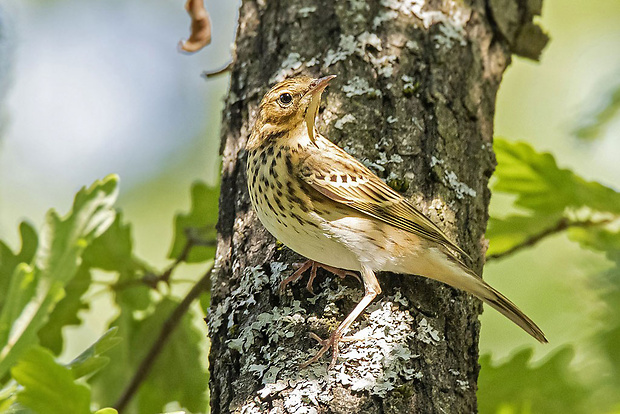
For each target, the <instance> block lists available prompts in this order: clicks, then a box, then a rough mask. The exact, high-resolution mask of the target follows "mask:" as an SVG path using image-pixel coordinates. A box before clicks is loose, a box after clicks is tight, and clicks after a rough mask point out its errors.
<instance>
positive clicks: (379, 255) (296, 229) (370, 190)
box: [246, 75, 547, 368]
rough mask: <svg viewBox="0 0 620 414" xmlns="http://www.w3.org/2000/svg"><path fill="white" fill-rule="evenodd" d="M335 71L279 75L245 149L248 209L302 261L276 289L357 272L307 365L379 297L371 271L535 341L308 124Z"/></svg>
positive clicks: (419, 219) (441, 244)
mask: <svg viewBox="0 0 620 414" xmlns="http://www.w3.org/2000/svg"><path fill="white" fill-rule="evenodd" d="M333 78H335V76H334V75H330V76H325V77H321V78H312V77H309V76H297V77H293V78H289V79H285V80H283V81H281V82H279V83H277V84H276V85H275V86H273V87H272V88H271V90H269V92H267V93H266V94H265V95H264V97H263V99H262V100H261V102H260V104H259V107H258V111H257V115H256V120H255V123H254V126H253V128H252V131H251V133H250V136H249V137H248V140H247V143H246V152H247V162H246V172H247V182H248V192H249V196H250V201H251V204H252V206H253V208H254V210H255V212H256V215H257V216H258V218H259V220H260V221H261V223H262V224H263V226H264V227H265V228H266V229H267V230H268V231H269V232H270V233H271V234H272V235H273V236H274V237H275V238H276V239H277V240H279V241H280V242H282V243H283V244H284V245H285V246H287V247H289V248H290V249H291V250H293V251H295V252H296V253H298V254H300V255H301V256H304V257H305V258H307V259H308V261H306V262H305V263H304V264H303V265H301V267H299V268H298V269H297V270H296V271H295V272H294V273H293V274H292V275H291V276H289V277H288V278H286V279H284V280H283V281H282V282H281V284H280V292H284V290H285V288H286V285H287V284H289V283H291V282H293V281H295V280H297V279H299V278H300V277H301V276H302V274H303V273H304V272H306V271H307V270H308V269H310V273H311V275H310V280H309V281H308V285H307V287H308V290H310V291H312V282H313V280H314V277H315V276H316V272H317V269H318V268H319V267H321V268H325V269H326V270H328V271H330V272H332V273H334V274H336V275H337V276H340V277H346V276H349V275H352V276H356V277H357V273H355V272H359V274H360V276H361V277H358V279H360V280H361V282H362V283H363V285H364V296H363V298H362V299H361V301H360V302H359V303H358V304H357V305H356V306H355V308H354V309H353V310H352V311H351V312H350V313H349V315H348V316H347V317H346V318H345V320H344V321H343V322H341V323H340V325H339V326H338V327H337V328H336V329H335V330H334V331H333V332H332V333H331V334H330V335H329V337H328V338H327V339H321V338H320V337H318V335H316V334H313V333H312V334H310V336H311V337H312V338H314V339H316V340H317V341H318V342H319V344H320V349H319V350H318V352H317V353H316V354H315V355H314V356H313V357H312V358H310V359H309V360H308V361H306V362H305V363H304V364H302V366H303V367H306V366H308V365H310V364H312V363H314V362H316V361H318V360H319V358H321V357H322V356H323V355H324V354H325V353H326V352H327V351H329V349H331V350H332V358H331V362H330V368H331V367H333V366H334V365H335V364H336V361H337V358H338V352H339V351H338V343H339V342H340V341H341V340H342V339H343V338H344V334H345V333H346V332H347V331H348V329H349V328H350V326H351V324H352V323H353V322H354V321H355V320H356V319H357V318H358V317H359V316H360V314H362V312H363V311H364V309H366V307H367V306H368V305H369V304H370V303H371V302H372V301H373V300H374V299H375V297H376V296H377V295H378V294H380V293H381V287H380V285H379V282H378V280H377V277H376V272H392V273H401V274H415V275H419V276H424V277H427V278H430V279H434V280H437V281H440V282H443V283H445V284H448V285H450V286H452V287H454V288H457V289H461V290H463V291H465V292H468V293H470V294H473V295H474V296H476V297H478V298H480V299H481V300H482V301H483V302H486V303H487V304H489V305H490V306H492V307H493V308H495V309H497V310H498V311H499V312H500V313H502V314H503V315H505V316H506V317H507V318H508V319H510V320H511V321H513V322H514V323H515V324H517V325H518V326H519V327H521V328H522V329H523V330H524V331H525V332H527V333H528V334H530V335H531V336H533V337H534V338H535V339H537V340H538V341H540V342H541V343H546V342H547V339H546V337H545V335H544V333H543V332H542V330H541V329H540V328H539V327H538V326H537V325H536V324H535V323H534V322H533V321H532V320H531V319H530V318H528V317H527V316H526V315H525V314H524V313H523V312H522V311H521V310H520V309H519V308H518V307H517V306H516V305H515V304H513V303H512V302H511V301H510V300H509V299H508V298H506V297H505V296H504V295H502V294H501V293H500V292H499V291H497V290H496V289H494V288H493V287H491V286H490V285H489V284H488V283H486V282H485V281H484V280H482V278H481V277H480V276H479V275H478V274H477V273H476V272H475V271H474V270H473V269H472V268H471V267H469V266H468V265H466V264H465V260H468V256H467V254H466V253H465V252H464V251H463V249H462V248H461V247H459V246H458V245H457V244H456V243H455V242H453V241H451V240H450V239H449V238H448V236H446V234H445V233H444V232H443V231H442V230H441V229H440V228H439V227H438V226H437V225H436V224H435V223H433V222H432V221H431V220H430V219H429V218H427V217H426V216H425V215H424V214H422V213H421V212H420V211H419V210H418V209H417V208H416V207H415V206H414V205H413V204H412V202H410V201H409V200H408V199H407V198H405V197H404V196H402V195H401V194H399V193H398V192H396V191H395V190H393V189H392V188H391V187H389V186H388V185H387V184H386V183H384V182H383V181H382V180H381V179H380V178H379V177H378V176H377V175H375V174H374V173H373V172H372V171H371V170H370V169H368V168H367V167H366V166H364V165H363V164H362V163H361V162H359V161H358V160H356V159H355V158H354V157H353V156H351V155H349V154H348V153H347V152H345V151H344V150H343V149H342V148H340V147H338V146H337V145H335V144H334V143H332V142H331V141H330V140H328V139H327V138H326V137H324V136H323V135H321V134H320V133H319V132H318V130H317V127H316V119H317V116H318V111H319V105H320V102H321V96H322V94H323V92H324V90H325V88H326V87H327V85H328V84H329V82H330V81H331V80H332V79H333Z"/></svg>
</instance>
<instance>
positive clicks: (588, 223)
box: [486, 217, 613, 262]
mask: <svg viewBox="0 0 620 414" xmlns="http://www.w3.org/2000/svg"><path fill="white" fill-rule="evenodd" d="M612 221H613V220H612V219H605V220H599V221H592V220H585V221H570V220H569V219H567V218H566V217H563V218H561V219H560V220H559V221H558V222H557V223H556V224H555V225H553V226H551V227H549V228H547V229H545V230H542V231H541V232H540V233H536V234H534V235H532V236H530V237H528V238H527V239H525V240H523V241H522V242H521V243H519V244H516V245H514V246H512V247H511V248H510V249H508V250H505V251H503V252H501V253H495V254H491V255H488V256H487V257H486V261H487V262H488V261H490V260H496V259H502V258H504V257H506V256H509V255H511V254H514V253H516V252H518V251H520V250H522V249H525V248H526V247H531V246H534V245H535V244H536V243H538V242H540V241H542V240H543V239H545V238H547V237H549V236H552V235H554V234H557V233H560V232H562V231H564V230H568V229H569V228H571V227H594V226H601V225H605V224H609V223H611V222H612Z"/></svg>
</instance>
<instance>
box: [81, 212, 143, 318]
mask: <svg viewBox="0 0 620 414" xmlns="http://www.w3.org/2000/svg"><path fill="white" fill-rule="evenodd" d="M83 260H84V263H85V264H86V265H88V266H90V267H95V268H99V269H102V270H105V271H109V272H117V273H118V275H119V276H118V282H117V284H118V285H119V286H123V285H124V286H129V287H126V288H119V289H117V295H116V301H117V302H118V303H119V304H121V303H124V304H125V305H127V306H128V307H130V308H131V309H132V311H133V310H144V309H146V308H147V307H148V306H149V304H150V303H151V299H150V298H149V289H148V288H147V287H146V286H145V285H144V284H143V283H141V282H139V280H140V279H141V278H142V277H143V276H144V275H145V273H148V272H151V273H152V271H151V270H150V269H149V268H148V266H147V265H146V264H145V263H143V262H142V261H140V260H138V259H137V258H135V256H134V255H133V240H132V236H131V227H130V225H129V224H126V223H124V222H123V217H122V214H121V213H118V214H117V215H116V219H115V220H114V222H113V223H112V225H111V226H110V228H108V230H107V231H106V232H105V233H104V234H102V235H101V237H99V238H97V239H96V240H95V241H94V242H93V243H92V244H91V245H90V246H89V247H88V248H87V249H86V251H84V255H83Z"/></svg>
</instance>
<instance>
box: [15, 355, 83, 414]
mask: <svg viewBox="0 0 620 414" xmlns="http://www.w3.org/2000/svg"><path fill="white" fill-rule="evenodd" d="M11 374H12V376H13V378H15V380H16V381H17V382H18V383H19V384H21V385H22V387H23V389H21V390H20V391H18V393H17V401H18V402H19V403H20V404H22V405H23V406H25V407H28V408H30V409H31V410H33V411H34V412H36V413H45V414H66V413H72V414H82V413H84V414H90V390H89V389H88V387H86V386H85V385H82V384H78V383H76V382H75V380H74V378H73V375H72V374H71V371H70V370H69V369H68V368H65V367H63V366H62V365H60V364H58V363H57V362H56V361H55V360H54V356H53V355H52V353H51V352H50V351H48V350H46V349H45V348H41V347H39V346H34V347H31V348H30V349H29V350H28V352H26V353H24V354H23V356H22V358H21V359H20V360H19V362H18V363H17V364H16V365H15V366H14V367H13V368H12V369H11Z"/></svg>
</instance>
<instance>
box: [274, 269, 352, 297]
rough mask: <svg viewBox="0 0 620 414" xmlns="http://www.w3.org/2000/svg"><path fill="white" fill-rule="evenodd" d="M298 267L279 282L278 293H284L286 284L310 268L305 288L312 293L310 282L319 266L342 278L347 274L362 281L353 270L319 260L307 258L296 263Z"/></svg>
mask: <svg viewBox="0 0 620 414" xmlns="http://www.w3.org/2000/svg"><path fill="white" fill-rule="evenodd" d="M298 266H299V267H298V269H297V270H296V271H295V272H294V273H293V274H292V275H290V276H289V277H287V278H286V279H284V280H283V281H282V282H280V288H279V290H280V294H281V295H282V294H284V290H285V289H286V285H288V284H289V283H291V282H296V281H297V280H298V279H299V278H300V277H301V276H302V275H303V274H304V272H305V271H306V270H308V269H310V278H309V279H308V283H307V284H306V289H307V290H308V292H310V293H312V294H313V295H314V289H313V288H312V284H313V283H314V279H315V278H316V271H317V269H318V268H319V267H321V268H323V269H325V270H327V271H328V272H330V273H333V274H335V275H336V276H338V277H339V278H341V279H344V278H345V277H347V276H353V277H355V278H356V279H357V280H358V281H359V282H360V283H362V279H361V278H360V277H359V275H358V274H357V273H355V272H351V271H349V270H344V269H338V268H337V267H332V266H328V265H325V264H322V263H319V262H315V261H313V260H307V261H306V262H304V263H302V264H300V265H298Z"/></svg>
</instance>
